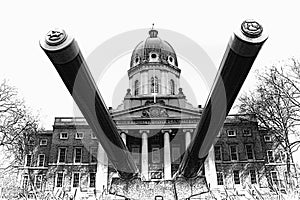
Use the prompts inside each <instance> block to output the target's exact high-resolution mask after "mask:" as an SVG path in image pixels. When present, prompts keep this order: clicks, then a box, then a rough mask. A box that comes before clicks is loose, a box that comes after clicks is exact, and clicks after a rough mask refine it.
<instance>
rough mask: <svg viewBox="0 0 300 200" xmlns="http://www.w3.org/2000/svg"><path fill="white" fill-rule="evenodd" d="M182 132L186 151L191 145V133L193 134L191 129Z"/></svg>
mask: <svg viewBox="0 0 300 200" xmlns="http://www.w3.org/2000/svg"><path fill="white" fill-rule="evenodd" d="M183 132H184V133H185V149H187V148H188V146H189V144H190V143H191V139H192V136H191V132H193V129H183Z"/></svg>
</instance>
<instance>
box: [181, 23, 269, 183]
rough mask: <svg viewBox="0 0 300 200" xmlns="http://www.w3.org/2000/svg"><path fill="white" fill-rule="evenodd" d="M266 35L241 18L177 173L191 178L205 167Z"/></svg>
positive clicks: (259, 28)
mask: <svg viewBox="0 0 300 200" xmlns="http://www.w3.org/2000/svg"><path fill="white" fill-rule="evenodd" d="M267 38H268V37H267V36H266V35H264V34H263V28H262V26H261V25H260V24H259V23H257V22H255V21H253V20H246V21H244V22H243V23H242V25H241V28H240V29H239V30H238V31H237V32H235V33H234V34H233V36H232V37H231V38H230V40H229V43H228V46H227V48H226V51H225V54H224V56H223V59H222V62H221V64H220V67H219V70H218V72H217V75H216V78H215V80H214V84H213V86H212V88H211V90H210V93H209V96H208V99H207V101H206V103H205V107H204V110H203V113H202V116H201V119H200V121H199V123H198V125H197V127H196V129H195V134H194V136H193V140H192V142H191V143H190V145H189V147H188V148H187V150H186V152H185V154H184V155H183V159H182V161H181V163H180V165H179V169H178V171H177V173H176V176H177V177H185V178H193V177H196V176H197V175H200V173H201V172H202V171H203V170H204V169H203V166H204V161H205V159H206V157H207V155H208V152H209V150H210V148H211V146H212V145H213V143H214V141H215V138H216V137H217V135H218V133H219V131H220V129H221V127H222V126H223V124H224V121H225V118H226V116H227V114H228V112H229V111H230V109H231V107H232V104H233V103H234V101H235V99H236V97H237V95H238V93H239V91H240V89H241V87H242V85H243V83H244V81H245V79H246V77H247V75H248V72H249V71H250V69H251V66H252V64H253V62H254V60H255V58H256V57H257V54H258V52H259V51H260V49H261V47H262V45H263V43H264V42H265V41H266V40H267Z"/></svg>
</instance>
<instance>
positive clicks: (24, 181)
mask: <svg viewBox="0 0 300 200" xmlns="http://www.w3.org/2000/svg"><path fill="white" fill-rule="evenodd" d="M28 183H29V176H28V175H24V176H23V181H22V187H23V188H27V186H28Z"/></svg>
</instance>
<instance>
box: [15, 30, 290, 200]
mask: <svg viewBox="0 0 300 200" xmlns="http://www.w3.org/2000/svg"><path fill="white" fill-rule="evenodd" d="M180 74H181V69H180V68H179V65H178V60H177V56H176V53H175V51H174V49H173V47H172V46H171V45H170V44H169V43H168V42H167V41H165V40H163V39H161V38H160V37H159V36H158V31H157V30H155V29H151V30H150V31H149V36H148V37H147V38H146V39H145V40H144V41H142V42H140V43H139V44H138V45H137V46H136V47H135V49H134V50H133V52H132V56H131V61H130V68H129V70H128V78H129V89H127V92H126V91H124V94H125V97H124V99H123V103H122V104H121V105H119V106H118V107H117V108H114V109H113V108H110V109H109V112H110V114H111V116H112V118H113V120H114V121H115V123H116V126H117V128H118V130H119V133H120V135H121V137H122V139H123V142H124V143H125V144H126V146H127V147H128V149H129V151H130V152H131V154H132V157H133V159H134V162H135V163H136V165H137V167H138V168H139V171H140V173H141V178H142V179H143V180H145V181H160V180H170V179H172V176H173V175H174V173H175V172H176V171H177V169H178V167H179V164H180V161H181V159H182V155H183V153H184V152H185V150H186V149H187V147H188V145H189V143H190V142H191V140H192V138H193V134H194V131H195V128H196V126H197V123H198V122H199V120H200V117H201V113H202V110H203V108H202V107H201V106H196V107H194V106H193V105H192V104H191V103H189V102H188V101H187V98H186V96H185V94H184V88H181V87H180ZM271 144H273V140H272V136H271V135H268V133H267V132H264V131H261V130H259V128H258V123H257V119H256V117H255V116H254V115H252V114H238V115H229V116H227V118H226V120H225V123H224V126H223V128H222V130H221V131H220V133H219V135H218V137H217V138H216V143H215V145H214V146H212V148H211V150H210V152H209V155H208V157H207V159H206V161H205V167H204V170H203V171H204V173H205V175H206V177H209V178H208V179H207V182H208V184H209V187H210V188H211V189H212V190H214V189H216V190H222V189H224V188H225V189H229V190H230V189H234V188H239V187H240V188H245V187H248V186H249V187H250V186H255V187H257V188H269V187H270V184H275V185H278V188H285V186H286V179H285V177H286V172H285V171H284V167H282V166H284V164H285V156H284V153H283V151H282V150H277V149H278V148H277V149H276V150H275V149H273V147H274V145H271ZM26 152H27V153H26V155H25V157H24V158H25V159H24V165H23V166H20V167H19V169H20V177H19V178H20V182H21V186H22V187H23V188H30V187H31V189H32V188H34V191H35V192H39V191H52V193H54V194H56V195H65V194H68V195H69V196H71V195H73V196H74V195H77V196H82V197H88V196H93V195H95V194H96V195H99V194H100V195H106V194H108V188H109V184H110V181H111V178H112V177H115V176H117V173H116V171H115V170H114V169H113V167H112V165H111V164H110V162H109V160H108V159H107V156H106V154H105V152H104V150H103V148H102V147H101V145H100V144H99V142H98V140H97V138H96V137H95V136H94V134H93V132H92V130H91V129H90V127H89V126H88V124H87V123H86V121H85V119H84V118H74V117H56V118H55V121H54V125H53V130H51V131H44V132H40V133H39V134H38V135H37V138H35V139H34V140H33V141H32V143H31V145H29V146H28V148H27V150H26ZM278 165H280V166H281V168H280V170H278V169H279V168H278V167H277V166H278ZM270 166H275V167H270ZM29 191H31V190H29Z"/></svg>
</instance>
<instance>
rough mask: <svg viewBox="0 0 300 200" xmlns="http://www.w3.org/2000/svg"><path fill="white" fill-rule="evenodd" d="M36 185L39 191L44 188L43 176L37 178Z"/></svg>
mask: <svg viewBox="0 0 300 200" xmlns="http://www.w3.org/2000/svg"><path fill="white" fill-rule="evenodd" d="M34 185H35V187H36V189H38V190H39V189H41V188H42V175H36V176H35V180H34Z"/></svg>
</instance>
